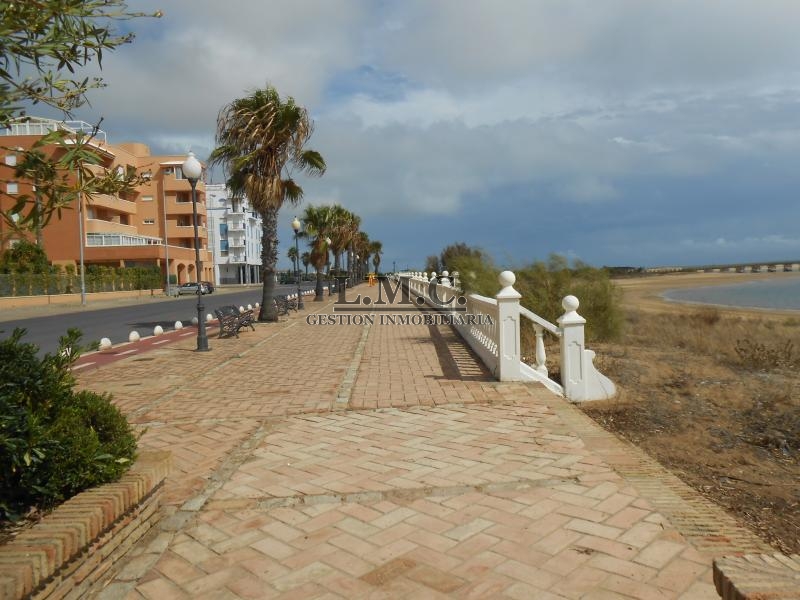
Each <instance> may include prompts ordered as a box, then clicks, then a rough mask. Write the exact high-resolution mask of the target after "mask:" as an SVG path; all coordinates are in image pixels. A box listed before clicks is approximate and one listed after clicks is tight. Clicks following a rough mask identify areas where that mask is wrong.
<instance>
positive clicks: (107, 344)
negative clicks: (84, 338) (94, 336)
mask: <svg viewBox="0 0 800 600" xmlns="http://www.w3.org/2000/svg"><path fill="white" fill-rule="evenodd" d="M109 348H111V340H110V339H108V338H103V339H101V340H100V350H108V349H109Z"/></svg>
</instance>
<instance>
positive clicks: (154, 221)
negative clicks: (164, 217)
mask: <svg viewBox="0 0 800 600" xmlns="http://www.w3.org/2000/svg"><path fill="white" fill-rule="evenodd" d="M142 223H144V224H145V225H155V224H156V220H155V219H144V220H143V221H142Z"/></svg>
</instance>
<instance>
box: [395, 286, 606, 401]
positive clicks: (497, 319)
mask: <svg viewBox="0 0 800 600" xmlns="http://www.w3.org/2000/svg"><path fill="white" fill-rule="evenodd" d="M396 277H398V278H399V279H400V280H401V281H402V283H403V285H406V286H408V289H409V293H410V295H411V299H412V301H415V302H417V298H422V299H423V300H422V303H423V304H426V305H428V306H430V307H432V308H435V309H437V310H439V311H441V312H444V313H446V314H449V315H450V319H449V321H450V322H451V323H452V325H453V327H454V328H455V329H456V331H458V333H459V334H460V335H461V337H462V338H463V339H464V341H466V342H467V344H469V346H470V347H471V348H472V349H473V350H474V351H475V353H476V354H477V355H478V356H479V357H480V359H481V360H482V361H483V363H484V364H485V365H486V367H487V368H488V369H489V370H490V371H491V372H492V373H493V374H494V376H495V377H496V378H497V379H499V380H500V381H538V382H540V383H542V384H543V385H545V387H547V388H548V389H549V390H550V391H552V392H554V393H556V394H559V395H562V396H566V397H567V399H569V400H572V401H573V402H583V401H587V400H603V399H606V398H611V397H612V396H614V395H615V394H616V386H615V385H614V383H613V382H612V381H611V380H610V379H608V378H607V377H606V376H605V375H603V374H602V373H600V372H599V371H597V369H595V367H594V363H593V359H594V356H595V354H594V352H593V351H592V350H588V349H587V348H586V346H585V339H584V326H585V325H586V319H584V318H583V317H582V316H580V315H579V314H578V312H577V310H578V306H579V302H578V299H577V298H576V297H575V296H566V297H565V298H564V299H563V300H562V302H561V305H562V307H563V308H564V311H565V312H564V314H563V315H561V317H559V318H558V320H557V321H558V324H553V323H550V322H549V321H547V320H546V319H544V318H542V317H540V316H539V315H537V314H536V313H534V312H532V311H530V310H528V309H527V308H525V307H524V306H521V305H520V302H519V301H520V298H522V296H521V295H520V294H519V292H517V290H515V289H514V282H515V281H516V277H515V276H514V274H513V273H512V272H511V271H503V272H502V273H500V275H499V277H498V281H499V282H500V285H501V286H502V289H501V290H500V291H499V292H498V293H497V295H496V296H495V297H494V298H487V297H485V296H479V295H478V294H467V295H465V296H464V295H461V292H460V290H459V289H458V273H453V276H452V278H451V277H450V274H449V273H448V272H447V271H444V272H443V273H442V275H441V276H437V275H436V273H431V274H430V277H428V274H427V273H421V272H403V273H398V274H397V275H396ZM522 318H526V319H528V320H529V321H530V322H531V324H532V325H533V330H534V335H535V340H536V345H535V354H534V361H533V363H534V364H533V365H528V364H527V363H525V362H523V361H522V350H521V346H520V330H521V325H522ZM546 332H547V333H548V334H550V335H553V336H555V337H557V338H559V342H560V350H561V384H559V383H558V382H556V381H554V380H552V379H550V377H549V376H548V371H547V366H546V362H547V356H546V352H545V343H544V336H545V333H546Z"/></svg>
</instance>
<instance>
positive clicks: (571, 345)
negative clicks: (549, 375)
mask: <svg viewBox="0 0 800 600" xmlns="http://www.w3.org/2000/svg"><path fill="white" fill-rule="evenodd" d="M579 305H580V302H579V301H578V299H577V298H576V297H575V296H565V297H564V299H563V300H562V301H561V306H562V307H563V308H564V311H565V312H564V314H563V315H561V316H560V317H559V318H558V324H559V325H560V326H561V385H562V386H563V387H564V395H565V396H566V397H567V398H568V399H570V400H583V399H585V398H586V375H587V368H586V352H584V350H585V349H586V342H585V339H584V326H585V325H586V319H584V318H583V317H582V316H580V315H579V314H578V312H577V310H578V306H579Z"/></svg>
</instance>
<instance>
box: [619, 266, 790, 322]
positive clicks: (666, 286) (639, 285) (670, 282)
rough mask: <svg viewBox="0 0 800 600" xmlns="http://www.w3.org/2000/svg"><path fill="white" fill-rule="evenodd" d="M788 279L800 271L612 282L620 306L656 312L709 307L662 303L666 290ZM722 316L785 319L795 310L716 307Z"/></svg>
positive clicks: (686, 275) (684, 275) (681, 275)
mask: <svg viewBox="0 0 800 600" xmlns="http://www.w3.org/2000/svg"><path fill="white" fill-rule="evenodd" d="M788 278H795V279H796V278H800V272H796V271H793V272H790V273H783V272H781V273H670V274H667V275H646V276H642V277H630V278H624V279H622V278H621V279H615V280H614V283H615V284H616V285H617V286H618V287H619V288H621V289H622V292H623V299H622V302H623V305H624V306H626V307H630V308H638V309H640V310H644V311H650V312H652V311H655V312H675V313H682V312H686V310H687V308H689V309H697V308H699V307H700V308H701V307H703V306H712V305H708V304H696V303H689V302H676V301H673V300H665V299H664V298H662V297H661V294H662V293H664V292H665V291H667V290H675V289H681V288H690V287H704V286H715V285H737V284H740V283H746V282H748V281H765V280H773V279H780V280H786V279H788ZM716 306H717V308H718V309H719V310H720V312H722V313H731V314H737V315H740V316H741V315H743V314H752V315H754V316H756V315H757V316H759V317H768V316H776V317H786V316H797V315H798V312H800V311H797V310H776V309H760V308H735V307H731V306H720V305H716Z"/></svg>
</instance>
